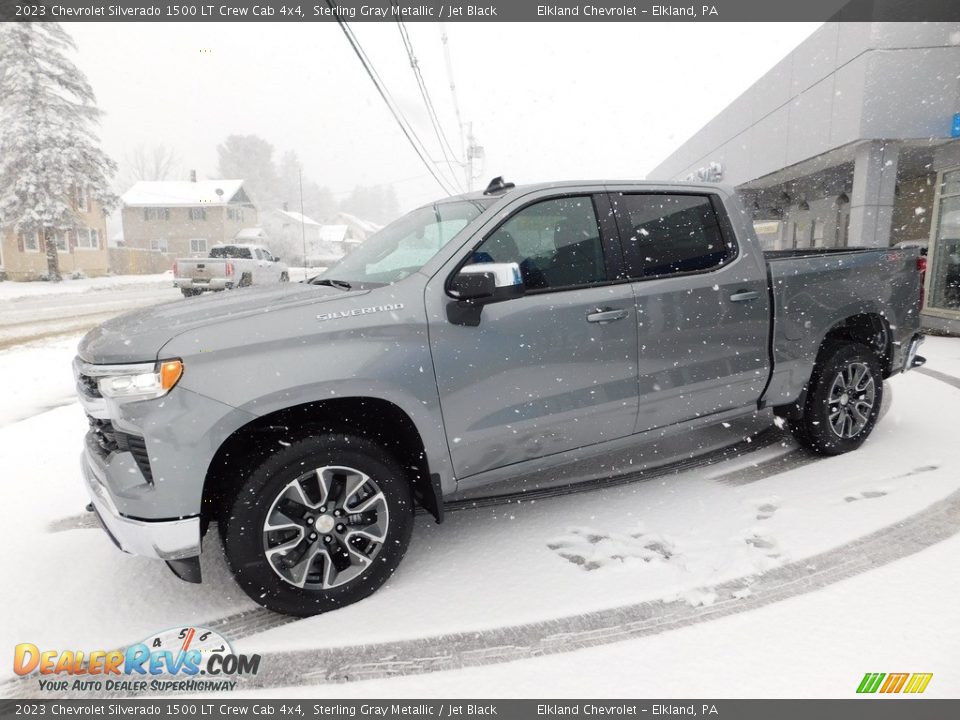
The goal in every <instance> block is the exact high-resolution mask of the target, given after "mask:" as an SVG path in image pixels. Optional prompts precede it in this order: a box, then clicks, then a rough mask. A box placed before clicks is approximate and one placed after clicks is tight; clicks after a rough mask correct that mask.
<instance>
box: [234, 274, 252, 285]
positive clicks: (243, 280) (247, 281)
mask: <svg viewBox="0 0 960 720" xmlns="http://www.w3.org/2000/svg"><path fill="white" fill-rule="evenodd" d="M251 285H253V278H252V277H250V273H244V274H243V275H241V276H240V282H239V284H238V285H237V287H242V288H243V287H250V286H251Z"/></svg>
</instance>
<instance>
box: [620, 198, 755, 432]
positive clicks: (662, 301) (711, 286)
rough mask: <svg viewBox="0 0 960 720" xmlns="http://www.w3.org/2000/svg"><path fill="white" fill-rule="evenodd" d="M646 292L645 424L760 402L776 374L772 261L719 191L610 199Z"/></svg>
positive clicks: (630, 265) (641, 423)
mask: <svg viewBox="0 0 960 720" xmlns="http://www.w3.org/2000/svg"><path fill="white" fill-rule="evenodd" d="M610 200H611V204H612V205H613V207H614V211H615V215H616V218H617V224H618V226H619V229H620V237H621V239H622V245H623V252H624V258H625V262H626V267H627V272H628V274H629V276H630V277H631V279H632V280H633V290H634V294H635V296H636V299H637V330H638V341H639V348H638V366H639V370H638V375H639V392H640V401H639V414H638V416H637V431H638V432H641V431H644V430H650V429H652V428H657V427H663V426H666V425H671V424H674V423H677V422H682V421H685V420H692V419H694V418H697V417H702V416H705V415H709V414H713V413H717V412H722V411H725V410H732V409H736V408H743V407H747V406H750V405H755V404H756V402H757V400H758V399H759V397H760V395H761V393H762V392H763V388H764V386H765V384H766V381H767V374H768V367H769V357H768V333H769V327H770V326H769V323H770V304H769V296H768V293H767V278H766V270H765V268H766V265H765V264H764V263H763V262H762V256H760V257H759V258H758V257H755V256H754V253H756V254H757V255H759V251H758V250H756V249H754V247H753V245H751V244H747V243H743V244H738V243H737V240H736V237H735V234H734V231H733V227H732V225H731V223H730V221H729V218H728V217H727V215H726V211H725V210H724V206H723V203H722V200H721V198H720V197H719V196H717V195H714V194H711V193H709V192H704V193H701V194H686V193H677V192H676V191H670V192H640V191H638V192H629V191H628V192H615V193H612V194H611V196H610Z"/></svg>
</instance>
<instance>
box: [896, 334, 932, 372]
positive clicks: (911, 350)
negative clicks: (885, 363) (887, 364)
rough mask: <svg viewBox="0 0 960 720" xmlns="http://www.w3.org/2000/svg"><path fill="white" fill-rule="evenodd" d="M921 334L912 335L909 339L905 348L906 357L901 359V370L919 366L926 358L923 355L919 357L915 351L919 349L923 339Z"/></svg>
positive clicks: (904, 370)
mask: <svg viewBox="0 0 960 720" xmlns="http://www.w3.org/2000/svg"><path fill="white" fill-rule="evenodd" d="M924 339H925V338H924V336H923V335H914V336H913V339H912V340H911V341H910V346H909V347H908V348H907V354H906V357H904V359H903V370H902V372H906V371H907V370H911V369H913V368H915V367H920V366H921V365H923V364H924V363H925V362H926V361H927V359H926V358H925V357H920V356H919V355H917V351H918V350H919V349H920V344H921V343H922V342H923V341H924Z"/></svg>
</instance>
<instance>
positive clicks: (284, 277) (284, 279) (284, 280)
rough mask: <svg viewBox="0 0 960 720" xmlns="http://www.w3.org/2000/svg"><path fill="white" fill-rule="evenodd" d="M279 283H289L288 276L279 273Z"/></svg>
mask: <svg viewBox="0 0 960 720" xmlns="http://www.w3.org/2000/svg"><path fill="white" fill-rule="evenodd" d="M280 282H290V275H288V274H287V273H280Z"/></svg>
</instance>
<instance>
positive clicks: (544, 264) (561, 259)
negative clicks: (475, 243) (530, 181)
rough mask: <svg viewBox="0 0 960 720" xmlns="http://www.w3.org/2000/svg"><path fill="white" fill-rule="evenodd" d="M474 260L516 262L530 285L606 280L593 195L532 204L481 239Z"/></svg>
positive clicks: (540, 287)
mask: <svg viewBox="0 0 960 720" xmlns="http://www.w3.org/2000/svg"><path fill="white" fill-rule="evenodd" d="M472 262H473V263H484V262H497V263H504V262H515V263H517V264H519V265H520V272H521V274H522V275H523V281H524V283H525V284H526V286H527V288H528V289H530V290H544V289H553V288H566V287H576V286H579V285H590V284H592V283H597V282H602V281H604V280H605V279H606V277H607V274H606V268H605V266H604V262H603V245H602V242H601V239H600V224H599V222H598V221H597V212H596V209H595V208H594V206H593V200H592V199H591V198H590V197H589V196H582V197H565V198H555V199H553V200H543V201H541V202H538V203H535V204H533V205H528V206H527V207H525V208H523V209H522V210H520V211H519V212H517V213H516V214H515V215H513V216H512V217H511V218H510V219H509V220H507V221H506V222H505V223H504V224H503V225H501V226H500V227H499V228H497V229H496V230H494V231H493V233H492V234H491V235H490V236H488V237H487V239H486V240H484V241H483V243H482V244H481V245H480V247H478V248H477V249H476V250H475V251H474V254H473V259H472Z"/></svg>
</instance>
